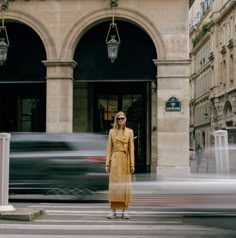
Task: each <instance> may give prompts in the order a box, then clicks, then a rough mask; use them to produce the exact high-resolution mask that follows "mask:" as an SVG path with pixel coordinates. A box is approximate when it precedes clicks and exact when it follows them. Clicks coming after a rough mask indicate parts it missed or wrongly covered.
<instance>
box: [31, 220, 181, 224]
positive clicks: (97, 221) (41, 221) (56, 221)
mask: <svg viewBox="0 0 236 238" xmlns="http://www.w3.org/2000/svg"><path fill="white" fill-rule="evenodd" d="M35 222H36V223H44V222H45V223H91V222H93V223H104V220H85V219H74V220H72V219H66V220H65V219H63V220H56V219H50V220H43V219H40V220H35ZM115 222H116V223H124V222H125V223H128V224H130V223H135V224H136V225H137V224H154V225H156V224H157V223H158V224H182V221H180V220H172V221H168V220H160V221H158V222H157V221H153V222H150V221H135V220H132V219H130V220H128V221H127V220H125V221H124V220H123V219H122V220H119V219H115ZM106 223H114V220H107V221H106Z"/></svg>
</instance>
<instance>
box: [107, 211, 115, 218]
mask: <svg viewBox="0 0 236 238" xmlns="http://www.w3.org/2000/svg"><path fill="white" fill-rule="evenodd" d="M114 218H116V210H115V209H114V210H112V211H111V212H110V213H109V214H108V216H107V219H114Z"/></svg>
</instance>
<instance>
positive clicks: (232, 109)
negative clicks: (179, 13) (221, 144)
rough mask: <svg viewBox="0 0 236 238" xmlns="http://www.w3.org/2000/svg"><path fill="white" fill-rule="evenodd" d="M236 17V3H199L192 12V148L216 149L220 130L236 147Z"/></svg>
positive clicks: (208, 0)
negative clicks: (215, 132) (222, 130)
mask: <svg viewBox="0 0 236 238" xmlns="http://www.w3.org/2000/svg"><path fill="white" fill-rule="evenodd" d="M235 16H236V1H235V0H224V1H217V0H215V1H214V0H204V1H203V0H196V1H195V2H194V4H193V5H192V7H191V9H190V11H189V21H190V22H189V23H190V55H191V59H192V63H191V77H190V92H191V93H190V95H191V99H190V144H191V145H192V146H195V145H197V144H200V145H201V146H203V147H210V146H212V145H213V144H214V137H213V132H214V131H215V130H219V129H226V130H228V135H229V143H236V133H235V129H236V79H235V76H236V66H235V57H236V56H235V42H236V19H235Z"/></svg>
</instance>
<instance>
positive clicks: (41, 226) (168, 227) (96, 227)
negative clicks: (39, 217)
mask: <svg viewBox="0 0 236 238" xmlns="http://www.w3.org/2000/svg"><path fill="white" fill-rule="evenodd" d="M0 229H11V231H13V230H57V231H59V230H69V231H72V230H74V231H77V230H89V231H92V230H110V231H117V230H122V231H123V230H135V231H137V230H142V231H144V230H148V231H150V230H151V231H154V230H155V231H157V230H159V231H160V230H169V231H171V230H177V231H178V230H182V231H183V230H184V231H193V230H201V231H221V230H222V229H217V228H207V227H204V226H198V225H196V226H194V225H184V226H180V225H130V224H127V225H123V224H122V225H120V224H112V225H109V224H105V225H85V224H83V225H66V226H62V225H55V224H50V225H47V224H0Z"/></svg>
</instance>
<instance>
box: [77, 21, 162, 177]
mask: <svg viewBox="0 0 236 238" xmlns="http://www.w3.org/2000/svg"><path fill="white" fill-rule="evenodd" d="M116 23H117V26H118V29H119V35H120V38H121V44H120V47H119V55H118V58H117V59H116V61H115V62H114V63H111V61H110V59H108V56H107V47H106V44H105V38H106V34H107V31H108V28H109V24H110V22H101V23H100V24H97V25H95V26H94V27H92V28H90V29H89V30H88V31H86V33H85V34H84V35H83V37H82V38H81V39H80V41H79V43H78V46H77V47H76V49H75V55H74V58H73V60H74V61H76V62H78V67H77V68H76V69H75V70H74V77H73V78H74V100H73V106H74V109H73V112H74V113H73V115H74V116H73V124H74V125H73V127H74V131H78V132H79V131H92V132H99V133H108V131H109V129H110V128H111V124H112V123H113V121H112V120H113V117H114V115H115V113H116V112H117V111H124V112H125V113H126V115H127V117H128V123H127V126H128V127H130V128H132V129H133V130H134V134H135V136H136V137H137V139H136V140H135V147H136V148H137V149H136V150H135V157H136V172H142V173H144V172H148V171H150V159H149V158H150V157H149V156H147V153H150V147H149V143H148V141H150V140H151V138H150V137H151V132H150V130H149V128H150V125H151V110H150V107H151V105H152V100H151V87H150V86H151V83H152V82H153V81H155V80H156V66H155V64H154V63H153V59H156V58H157V55H156V49H155V46H154V44H153V42H152V40H151V39H150V37H149V35H148V34H147V33H146V32H145V31H143V29H141V28H139V27H138V26H137V25H134V24H132V23H131V22H127V21H121V20H117V21H116ZM108 104H113V108H112V109H111V108H110V106H108ZM153 107H154V106H153ZM108 114H109V115H108ZM93 118H94V120H93ZM81 121H83V123H81ZM147 151H148V152H147ZM147 157H148V160H147Z"/></svg>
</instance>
